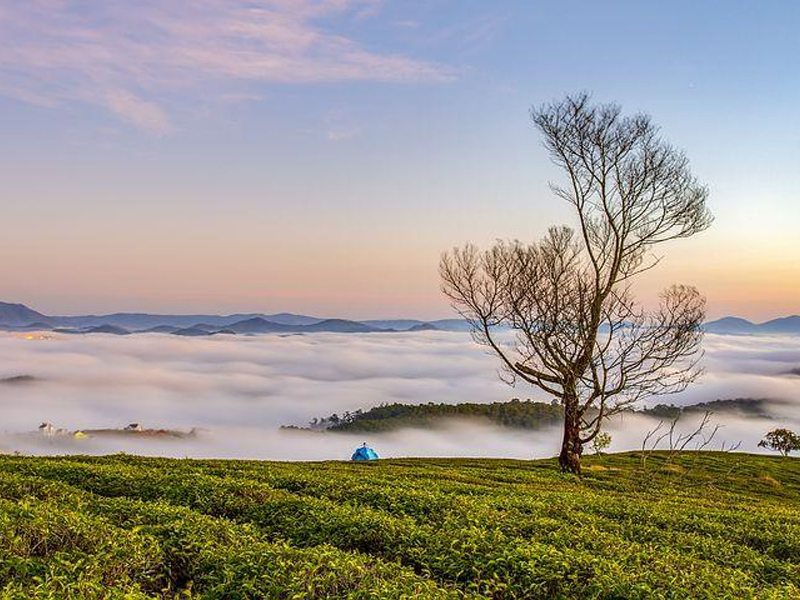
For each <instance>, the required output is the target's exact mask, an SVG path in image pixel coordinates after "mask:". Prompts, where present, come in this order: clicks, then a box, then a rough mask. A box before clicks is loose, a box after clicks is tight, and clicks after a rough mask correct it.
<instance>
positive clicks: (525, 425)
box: [310, 398, 564, 432]
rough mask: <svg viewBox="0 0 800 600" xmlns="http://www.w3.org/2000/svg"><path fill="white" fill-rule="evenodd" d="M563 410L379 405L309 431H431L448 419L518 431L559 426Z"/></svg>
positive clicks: (512, 404) (530, 405)
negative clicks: (406, 428) (467, 420)
mask: <svg viewBox="0 0 800 600" xmlns="http://www.w3.org/2000/svg"><path fill="white" fill-rule="evenodd" d="M563 418H564V411H563V410H562V408H561V406H559V405H558V404H546V403H544V402H533V401H531V400H525V401H524V402H522V401H520V400H518V399H516V398H515V399H513V400H511V401H509V402H493V403H491V404H476V403H469V402H465V403H462V404H434V403H433V402H429V403H428V404H400V403H395V404H381V405H380V406H376V407H374V408H371V409H370V410H368V411H366V412H362V411H356V412H353V413H345V414H344V415H342V416H339V415H338V414H333V415H331V416H330V417H326V418H324V419H315V420H314V421H312V422H311V424H310V425H311V428H312V429H327V430H329V431H347V432H356V431H363V432H375V431H392V430H396V429H402V428H405V427H415V428H431V427H436V426H440V425H441V424H442V422H443V421H445V420H450V419H484V420H489V421H491V422H492V423H494V424H495V425H500V426H503V427H515V428H518V429H539V428H542V427H547V426H549V425H559V424H560V423H561V421H562V420H563Z"/></svg>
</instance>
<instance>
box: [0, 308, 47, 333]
mask: <svg viewBox="0 0 800 600" xmlns="http://www.w3.org/2000/svg"><path fill="white" fill-rule="evenodd" d="M47 320H48V318H47V317H45V316H44V315H43V314H42V313H39V312H36V311H35V310H32V309H30V308H28V307H27V306H25V305H23V304H9V303H8V302H0V325H11V326H12V327H18V326H21V325H28V324H30V323H34V322H36V321H42V322H44V321H47Z"/></svg>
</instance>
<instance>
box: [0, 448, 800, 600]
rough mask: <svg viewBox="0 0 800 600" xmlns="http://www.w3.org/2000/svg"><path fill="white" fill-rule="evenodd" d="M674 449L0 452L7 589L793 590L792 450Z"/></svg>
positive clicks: (795, 508) (537, 594)
mask: <svg viewBox="0 0 800 600" xmlns="http://www.w3.org/2000/svg"><path fill="white" fill-rule="evenodd" d="M663 460H665V459H664V457H660V456H659V455H654V456H650V457H649V458H648V464H649V465H650V468H648V469H647V470H643V469H642V466H641V461H640V459H639V457H638V456H637V455H636V453H630V454H622V455H607V456H604V457H603V458H602V460H600V459H587V460H586V463H587V464H586V470H585V471H586V474H585V477H584V479H583V480H578V479H577V478H574V477H571V476H564V475H562V474H560V473H559V472H558V469H557V466H556V465H555V464H554V462H553V461H535V462H522V461H502V460H474V459H471V460H458V459H452V460H446V459H436V460H424V459H420V460H396V461H395V460H392V461H380V462H378V463H376V464H352V463H342V462H331V463H266V462H255V461H218V460H209V461H202V460H172V459H155V458H138V457H129V456H112V457H104V458H90V457H63V458H25V457H0V546H1V547H2V550H0V590H2V593H3V594H5V597H7V598H16V597H19V598H23V597H42V598H45V597H52V598H62V597H64V598H79V597H81V598H82V597H86V598H102V597H108V598H111V597H115V598H116V597H119V598H122V597H130V598H177V597H181V598H220V599H222V598H226V599H227V598H237V599H250V598H252V599H255V598H456V597H476V598H497V599H501V598H503V599H505V598H565V599H566V598H608V599H611V598H641V599H646V598H731V599H733V598H800V461H798V460H793V459H780V458H773V457H763V456H748V455H742V454H727V455H723V454H714V453H701V454H686V455H682V456H679V457H677V458H673V459H672V460H671V462H670V463H669V464H668V465H667V466H668V467H669V468H668V469H667V468H661V467H662V466H664V465H666V463H664V464H663V465H662V464H660V463H659V461H662V462H663ZM653 465H656V466H658V467H659V468H656V469H653V468H652V466H653ZM103 589H107V590H108V591H107V592H106V594H107V595H103V592H102V591H101V590H103ZM48 594H50V595H49V596H48ZM115 594H116V595H115ZM125 594H128V596H125ZM1 597H3V596H0V598H1Z"/></svg>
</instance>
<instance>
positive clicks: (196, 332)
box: [170, 327, 211, 337]
mask: <svg viewBox="0 0 800 600" xmlns="http://www.w3.org/2000/svg"><path fill="white" fill-rule="evenodd" d="M170 333H172V335H183V336H186V337H199V336H202V335H211V332H210V331H208V330H207V329H203V328H200V327H184V328H183V329H176V330H174V331H172V332H170Z"/></svg>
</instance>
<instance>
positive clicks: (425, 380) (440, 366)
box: [0, 332, 800, 460]
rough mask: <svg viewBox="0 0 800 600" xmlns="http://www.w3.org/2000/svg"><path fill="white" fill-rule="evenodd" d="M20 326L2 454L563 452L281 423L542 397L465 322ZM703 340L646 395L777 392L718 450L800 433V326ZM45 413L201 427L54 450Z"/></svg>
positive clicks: (95, 422)
mask: <svg viewBox="0 0 800 600" xmlns="http://www.w3.org/2000/svg"><path fill="white" fill-rule="evenodd" d="M27 337H34V338H36V337H37V336H26V335H18V334H12V333H3V334H0V380H2V379H4V378H8V377H14V376H19V375H30V376H33V377H35V378H36V380H35V381H33V382H29V383H16V384H11V383H0V415H2V423H0V449H3V450H6V451H15V450H16V451H21V452H24V453H37V454H38V453H72V452H80V453H109V452H120V451H125V452H131V453H138V454H150V455H169V456H198V457H201V456H202V457H241V458H264V459H277V460H320V459H345V458H348V457H349V456H350V454H351V453H352V451H353V448H354V447H355V446H357V445H359V444H360V443H361V442H362V441H367V442H369V443H370V444H371V445H372V446H373V447H375V448H376V449H377V450H378V452H379V453H380V455H381V456H387V457H388V456H486V457H509V458H532V457H542V456H552V455H554V454H555V453H556V452H557V449H558V441H559V431H558V429H557V428H553V429H548V430H544V431H537V432H519V431H510V430H507V429H501V428H497V427H491V426H487V425H481V424H476V423H468V422H456V423H450V424H448V425H447V426H446V427H444V428H442V429H437V430H405V431H398V432H393V433H387V434H378V435H376V434H370V436H369V437H368V439H366V440H362V437H360V436H353V435H344V434H319V433H303V432H292V431H280V430H279V426H280V425H305V424H306V423H307V422H308V421H309V420H310V419H312V418H313V417H321V416H327V415H330V414H331V413H334V412H336V413H339V414H341V413H343V412H345V411H354V410H357V409H363V410H367V409H369V408H370V407H372V406H376V405H378V404H381V403H391V402H405V403H423V402H446V403H458V402H493V401H504V400H508V399H510V398H513V397H518V398H521V399H526V398H531V399H538V400H544V401H549V398H547V397H545V396H543V395H541V394H539V393H537V392H536V391H535V390H533V389H531V388H530V387H528V386H525V385H522V384H520V385H518V386H517V387H516V388H511V387H509V386H507V385H506V384H504V383H502V382H501V381H500V379H499V378H498V375H497V367H498V363H497V360H496V359H495V358H494V357H492V356H491V355H489V354H487V353H486V352H485V351H484V349H482V348H481V347H479V346H476V345H475V343H474V342H473V341H472V340H471V339H470V337H469V336H468V335H467V334H463V333H453V332H419V333H379V334H363V335H360V334H313V335H291V336H278V335H263V336H253V337H243V336H225V335H219V336H214V337H210V338H208V337H207V338H182V337H178V336H172V335H162V334H141V335H132V336H113V335H101V334H96V335H85V336H70V335H52V336H49V337H47V336H45V339H27ZM704 347H705V352H706V355H705V359H704V364H705V366H706V369H707V373H706V375H705V376H704V377H703V378H702V380H701V381H700V382H699V383H697V384H695V385H694V386H692V387H691V388H690V389H689V390H687V391H686V392H684V393H682V394H680V395H676V396H671V397H668V398H661V399H655V400H653V401H652V402H651V404H655V403H658V402H666V403H675V404H693V403H697V402H704V401H709V400H716V399H726V398H744V397H751V398H769V399H773V400H775V401H776V404H775V405H774V412H775V416H774V417H773V418H767V419H761V418H759V419H756V418H745V417H743V416H735V415H723V414H718V415H715V416H714V417H713V418H714V421H715V422H716V423H717V424H719V425H721V426H722V427H721V429H720V432H719V433H718V434H717V437H716V438H715V442H714V447H718V446H719V444H720V443H721V442H722V441H725V442H727V443H728V444H730V443H736V442H741V443H742V446H741V448H742V450H747V451H756V450H757V442H758V440H759V439H761V437H762V436H763V434H764V433H765V432H766V431H768V430H769V429H770V428H772V427H775V426H780V425H784V426H789V427H794V428H796V429H797V428H800V410H799V409H800V377H798V376H796V375H791V374H789V372H790V371H792V370H793V369H797V368H798V367H800V336H798V337H791V336H786V337H778V336H774V337H748V336H720V335H708V336H707V337H706V339H705V342H704ZM44 421H48V422H51V423H53V424H54V425H55V426H57V427H64V428H66V429H70V430H76V429H90V428H103V427H121V426H124V425H126V424H127V423H131V422H138V423H141V424H142V425H143V426H144V427H153V428H174V429H180V430H184V431H188V430H189V429H190V428H192V427H198V428H203V429H206V430H207V431H206V432H205V433H203V434H201V435H200V436H198V437H197V438H194V439H184V440H172V441H169V440H167V441H154V440H144V439H131V438H127V439H126V438H113V439H102V440H101V439H87V440H80V441H78V440H74V441H73V440H69V441H65V442H60V443H57V444H55V445H54V444H53V443H50V442H48V443H44V442H42V439H41V438H40V437H39V436H19V435H16V434H19V433H21V432H31V431H34V430H35V429H36V427H37V426H38V425H39V423H41V422H44ZM656 424H657V422H656V421H655V420H653V419H650V418H645V417H640V416H631V415H628V416H625V417H623V418H617V419H615V420H614V421H613V422H611V423H610V424H609V427H608V431H609V432H610V433H611V435H612V437H613V444H612V450H624V449H633V448H638V447H640V446H641V443H642V439H643V437H644V435H645V433H646V432H647V431H648V430H650V429H652V428H653V427H654V426H655V425H656ZM691 426H692V423H690V422H687V423H684V424H683V425H682V427H684V428H686V429H689V428H690V427H691Z"/></svg>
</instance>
